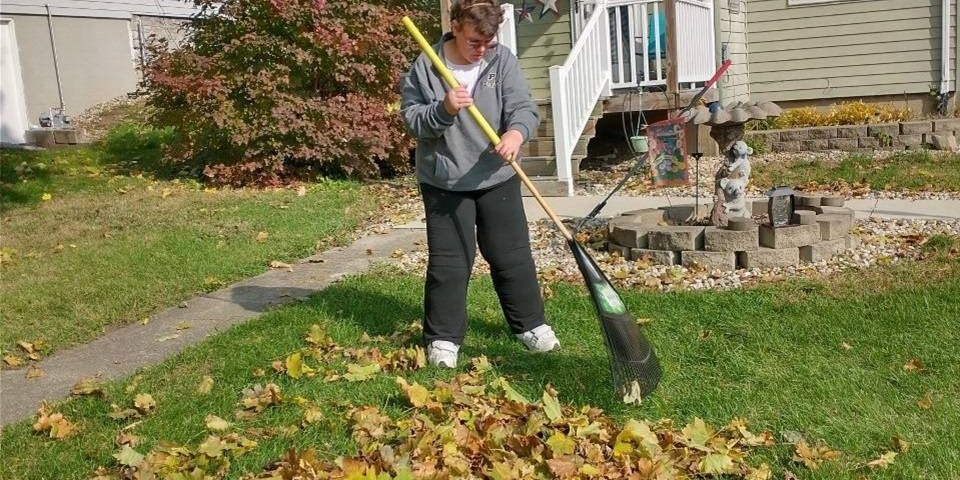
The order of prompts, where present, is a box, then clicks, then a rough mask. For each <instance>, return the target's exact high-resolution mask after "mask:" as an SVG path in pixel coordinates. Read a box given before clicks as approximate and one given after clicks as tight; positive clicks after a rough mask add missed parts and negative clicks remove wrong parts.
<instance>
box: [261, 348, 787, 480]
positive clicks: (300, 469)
mask: <svg viewBox="0 0 960 480" xmlns="http://www.w3.org/2000/svg"><path fill="white" fill-rule="evenodd" d="M489 372H491V367H490V364H489V362H488V361H487V359H486V358H485V357H480V358H478V359H474V361H473V368H472V370H471V371H470V372H469V373H462V374H460V375H458V376H457V377H456V378H454V379H453V380H452V381H451V382H437V383H436V385H435V386H434V388H433V389H427V388H426V387H424V386H422V385H420V384H418V383H413V384H410V383H408V382H407V381H406V380H405V379H403V378H400V377H397V379H396V382H397V384H398V386H399V387H400V388H401V389H402V390H403V392H404V394H405V395H406V397H407V400H408V401H409V403H410V405H411V406H412V407H413V411H412V412H410V414H408V415H404V416H403V417H402V418H398V419H391V418H390V417H388V416H386V415H384V414H383V413H381V412H380V411H379V409H377V408H376V407H373V406H365V407H359V408H354V409H352V410H351V411H350V413H349V417H350V420H351V422H352V431H353V439H354V441H355V442H356V445H357V454H356V455H355V456H353V457H350V458H338V459H336V460H332V461H328V460H322V459H319V458H317V454H316V452H315V451H314V450H305V451H300V452H298V451H295V450H290V451H288V452H287V453H286V455H285V456H284V457H283V458H281V459H280V460H278V461H277V462H275V463H274V464H272V465H270V466H269V467H268V468H267V470H266V471H264V472H263V473H261V474H260V475H258V476H255V477H248V478H259V479H289V478H297V479H326V478H355V479H380V478H394V479H405V478H406V479H413V478H492V479H499V480H506V479H524V478H536V477H540V478H603V479H612V478H638V479H645V478H650V479H659V478H664V479H666V478H671V479H673V478H690V477H704V476H714V475H724V474H725V475H732V476H735V477H737V478H748V479H769V478H772V472H771V470H770V468H769V467H768V466H767V465H766V464H761V465H760V466H757V467H754V466H751V465H749V464H748V463H747V462H746V460H745V459H746V456H747V451H748V449H749V448H751V447H757V446H772V445H774V444H775V442H774V440H773V438H772V435H771V434H770V432H763V433H759V434H754V433H751V432H750V431H749V429H748V428H749V427H748V424H747V422H746V421H745V420H743V419H735V420H734V421H732V422H731V423H730V424H729V425H727V426H725V427H723V428H721V429H719V430H716V429H714V428H712V427H711V426H709V425H707V424H706V423H705V422H703V421H702V420H700V419H699V418H697V419H695V420H694V421H693V422H692V423H690V424H688V425H686V426H684V427H682V428H677V427H675V426H674V424H673V422H672V421H670V420H661V421H658V422H652V423H651V422H647V421H637V420H630V421H628V422H626V424H625V425H623V427H618V426H616V425H614V423H613V422H612V421H611V420H610V419H609V418H608V417H607V416H605V415H604V414H603V412H602V411H601V410H599V409H597V408H593V407H589V406H586V407H582V408H580V409H574V408H572V407H569V406H562V405H561V404H560V402H559V400H558V399H557V392H556V391H554V390H553V389H552V388H550V387H549V386H548V387H547V388H546V390H545V391H544V392H543V395H542V397H541V399H540V401H539V402H531V401H530V400H528V399H526V398H524V397H523V396H522V395H521V394H520V393H518V392H517V391H516V390H514V389H513V388H512V387H511V386H510V384H509V383H508V382H507V380H506V379H505V378H503V377H496V378H494V379H491V378H490V377H492V376H493V375H491V374H490V373H489Z"/></svg>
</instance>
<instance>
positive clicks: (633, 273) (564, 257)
mask: <svg viewBox="0 0 960 480" xmlns="http://www.w3.org/2000/svg"><path fill="white" fill-rule="evenodd" d="M605 224H606V220H605V219H595V220H594V221H593V222H592V223H591V224H589V225H588V228H585V229H584V231H583V232H581V234H580V236H579V237H580V239H581V241H584V242H585V243H587V245H588V247H589V248H590V253H591V255H593V257H594V259H596V261H597V263H598V264H599V265H600V267H601V268H602V269H603V271H604V273H605V274H606V275H607V277H608V278H610V280H611V281H612V282H613V283H614V284H615V285H616V286H617V287H618V288H644V289H654V290H660V291H671V290H685V289H690V290H704V289H714V290H726V289H733V288H738V287H741V286H744V285H748V284H755V283H758V282H770V281H779V280H783V279H786V278H793V277H822V276H826V275H831V274H834V273H837V272H841V271H845V270H849V269H862V268H866V267H869V266H872V265H876V264H878V263H880V264H886V263H892V262H899V261H904V260H915V259H919V258H921V245H922V244H923V243H924V242H925V239H927V238H929V237H930V236H933V235H935V234H947V235H960V220H950V221H941V220H902V219H898V220H882V219H878V218H872V219H868V220H858V221H857V223H856V226H855V227H854V229H853V230H854V233H853V234H855V235H857V236H858V237H860V239H861V240H862V243H861V245H860V246H858V247H855V248H852V249H850V250H847V251H846V252H844V253H842V254H840V255H837V256H835V257H833V258H832V259H830V260H827V261H822V262H817V263H809V264H801V265H797V266H790V267H785V268H770V269H759V268H754V269H749V270H747V269H740V270H736V271H732V272H723V271H719V270H718V271H708V270H703V269H693V268H687V267H682V266H676V265H675V266H664V265H652V264H650V263H649V262H645V261H640V260H638V261H629V260H626V259H624V258H622V257H620V256H618V255H611V254H610V253H609V252H606V251H604V250H602V249H599V248H597V247H601V248H602V244H603V240H602V238H603V234H602V233H601V232H602V231H604V230H605ZM530 240H531V245H532V246H533V255H534V260H535V262H536V264H537V270H538V273H539V275H540V278H541V280H543V281H545V282H551V281H570V282H574V283H579V282H580V281H581V278H580V273H579V270H578V269H577V265H576V262H575V261H574V260H573V258H572V257H571V256H570V252H569V249H568V247H567V245H566V243H565V242H564V241H563V238H562V237H561V236H560V235H559V233H558V232H557V231H556V229H555V228H554V226H553V225H552V224H551V223H549V221H548V220H543V221H540V222H537V223H536V224H532V225H531V231H530ZM394 257H396V258H398V264H399V266H400V269H401V270H402V271H404V272H409V273H413V274H417V275H423V274H424V273H425V271H426V261H427V247H426V245H425V244H424V245H420V246H419V247H418V248H417V250H415V251H410V252H402V251H398V252H394ZM488 273H489V265H488V264H487V263H486V262H485V261H484V260H483V258H482V257H480V256H479V255H478V257H477V262H476V265H475V266H474V271H473V274H474V275H487V274H488ZM545 295H547V296H549V295H550V292H549V290H547V291H545Z"/></svg>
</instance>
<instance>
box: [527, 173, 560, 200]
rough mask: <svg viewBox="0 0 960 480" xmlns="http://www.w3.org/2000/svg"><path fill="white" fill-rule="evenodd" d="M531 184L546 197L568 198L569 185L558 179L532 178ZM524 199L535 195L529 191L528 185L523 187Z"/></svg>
mask: <svg viewBox="0 0 960 480" xmlns="http://www.w3.org/2000/svg"><path fill="white" fill-rule="evenodd" d="M530 182H531V183H533V186H534V188H536V189H537V191H538V192H540V195H541V196H544V197H565V196H567V184H566V182H561V181H559V180H557V177H555V176H553V177H547V176H536V177H533V176H531V177H530ZM521 189H522V191H523V196H524V197H532V196H533V194H531V193H530V191H529V190H527V187H526V185H521Z"/></svg>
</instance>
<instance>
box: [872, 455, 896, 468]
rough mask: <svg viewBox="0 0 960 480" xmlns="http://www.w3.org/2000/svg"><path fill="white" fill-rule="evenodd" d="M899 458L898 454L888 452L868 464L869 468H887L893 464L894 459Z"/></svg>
mask: <svg viewBox="0 0 960 480" xmlns="http://www.w3.org/2000/svg"><path fill="white" fill-rule="evenodd" d="M896 456H897V452H893V451H887V452H884V453H883V454H882V455H880V457H879V458H877V459H875V460H871V461H869V462H867V466H868V467H870V468H881V469H882V468H887V467H889V466H890V465H892V464H893V459H894V457H896Z"/></svg>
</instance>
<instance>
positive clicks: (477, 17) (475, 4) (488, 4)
mask: <svg viewBox="0 0 960 480" xmlns="http://www.w3.org/2000/svg"><path fill="white" fill-rule="evenodd" d="M450 20H451V21H454V20H456V21H457V22H458V23H460V25H463V24H464V23H466V22H469V23H471V24H473V28H475V29H476V30H477V33H479V34H480V35H483V36H485V37H492V36H494V35H496V34H497V31H498V30H499V29H500V23H501V22H503V10H501V9H500V1H499V0H458V1H457V2H455V3H454V4H453V6H452V7H450Z"/></svg>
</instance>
